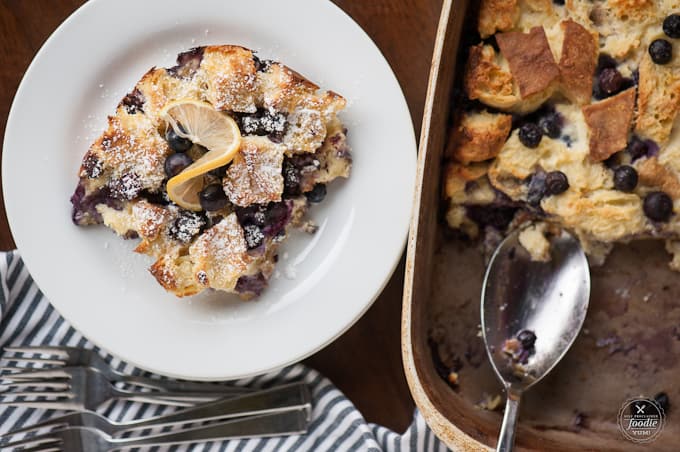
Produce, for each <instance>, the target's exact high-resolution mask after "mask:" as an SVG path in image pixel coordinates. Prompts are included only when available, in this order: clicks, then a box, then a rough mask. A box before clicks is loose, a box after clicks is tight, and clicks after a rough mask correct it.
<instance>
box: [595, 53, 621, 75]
mask: <svg viewBox="0 0 680 452" xmlns="http://www.w3.org/2000/svg"><path fill="white" fill-rule="evenodd" d="M618 64H619V63H617V62H616V60H615V59H614V58H612V57H611V55H608V54H606V53H601V54H600V55H599V56H598V57H597V68H596V69H595V74H596V75H600V73H601V72H602V71H603V70H605V69H608V68H615V67H616V66H618Z"/></svg>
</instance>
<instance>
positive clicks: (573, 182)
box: [444, 0, 680, 270]
mask: <svg viewBox="0 0 680 452" xmlns="http://www.w3.org/2000/svg"><path fill="white" fill-rule="evenodd" d="M477 32H478V34H477V35H476V37H475V39H476V41H475V42H473V43H472V44H471V45H469V46H467V48H466V49H465V51H464V55H463V58H464V60H465V61H464V63H465V65H464V77H463V83H462V87H461V89H460V90H459V92H458V93H457V94H456V96H457V98H456V104H455V105H456V111H455V112H454V115H453V127H452V129H451V133H450V137H449V143H448V147H447V159H448V161H447V164H446V166H445V174H444V197H445V200H446V220H447V223H448V224H449V225H450V226H451V227H452V228H454V229H456V230H458V231H460V232H462V233H463V234H464V235H466V236H468V237H471V238H482V239H483V242H482V243H488V244H492V243H493V242H496V241H497V240H498V239H499V238H500V237H502V236H503V234H505V233H506V232H507V231H508V230H509V229H512V228H516V227H519V226H520V225H523V224H526V223H527V222H533V223H534V226H533V228H532V229H531V230H530V231H528V232H526V233H523V240H522V243H523V245H524V246H525V247H527V249H528V250H529V251H530V252H531V253H532V255H534V256H535V257H536V258H537V259H543V258H545V253H546V249H547V248H546V242H545V240H541V238H542V237H541V231H544V230H545V229H546V228H550V227H558V228H566V229H569V230H570V231H572V232H574V233H575V234H576V235H577V236H578V237H579V238H580V240H581V242H582V244H583V246H584V248H585V250H586V252H587V253H588V254H589V256H590V258H591V262H592V263H602V262H603V261H604V259H605V257H606V255H607V254H608V253H609V251H610V250H611V248H612V246H613V244H614V243H618V242H623V243H625V242H629V241H632V240H638V239H661V240H665V241H666V247H667V249H668V251H669V252H670V253H671V254H673V256H674V257H673V259H672V262H671V267H673V268H674V269H676V270H680V215H678V213H680V121H679V120H678V111H679V109H680V3H679V2H671V1H652V0H635V1H633V0H566V1H565V0H562V1H550V0H482V1H481V2H480V5H479V15H478V22H477ZM546 224H547V225H546ZM548 225H549V226H548Z"/></svg>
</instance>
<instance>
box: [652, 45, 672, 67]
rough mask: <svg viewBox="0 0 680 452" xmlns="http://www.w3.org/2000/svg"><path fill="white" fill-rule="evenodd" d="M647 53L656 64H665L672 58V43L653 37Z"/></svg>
mask: <svg viewBox="0 0 680 452" xmlns="http://www.w3.org/2000/svg"><path fill="white" fill-rule="evenodd" d="M649 55H650V56H651V57H652V61H654V62H655V63H656V64H667V63H669V62H670V61H671V59H672V58H673V45H672V44H671V43H670V42H668V41H666V40H665V39H655V40H654V41H652V43H651V44H650V45H649Z"/></svg>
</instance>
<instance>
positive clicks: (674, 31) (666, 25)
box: [663, 14, 680, 39]
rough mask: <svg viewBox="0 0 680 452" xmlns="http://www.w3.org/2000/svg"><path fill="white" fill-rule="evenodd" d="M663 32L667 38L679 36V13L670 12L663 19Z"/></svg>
mask: <svg viewBox="0 0 680 452" xmlns="http://www.w3.org/2000/svg"><path fill="white" fill-rule="evenodd" d="M663 32H664V33H666V35H667V36H668V37H669V38H675V39H677V38H680V14H671V15H670V16H668V17H666V18H665V19H664V20H663Z"/></svg>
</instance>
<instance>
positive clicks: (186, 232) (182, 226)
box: [168, 210, 208, 243]
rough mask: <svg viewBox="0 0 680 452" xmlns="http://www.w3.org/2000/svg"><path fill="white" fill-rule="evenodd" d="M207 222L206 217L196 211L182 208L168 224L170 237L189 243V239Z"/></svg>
mask: <svg viewBox="0 0 680 452" xmlns="http://www.w3.org/2000/svg"><path fill="white" fill-rule="evenodd" d="M207 223H208V221H207V219H206V217H205V216H204V215H201V214H199V213H196V212H191V211H189V210H183V211H181V212H180V214H179V216H178V217H177V219H176V220H175V221H174V222H173V223H172V225H170V228H169V231H168V232H169V234H170V237H172V238H173V239H175V240H177V241H178V242H182V243H189V242H190V241H191V239H192V238H193V237H194V236H195V235H197V234H198V233H200V232H201V229H203V227H204V226H205V225H206V224H207Z"/></svg>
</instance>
